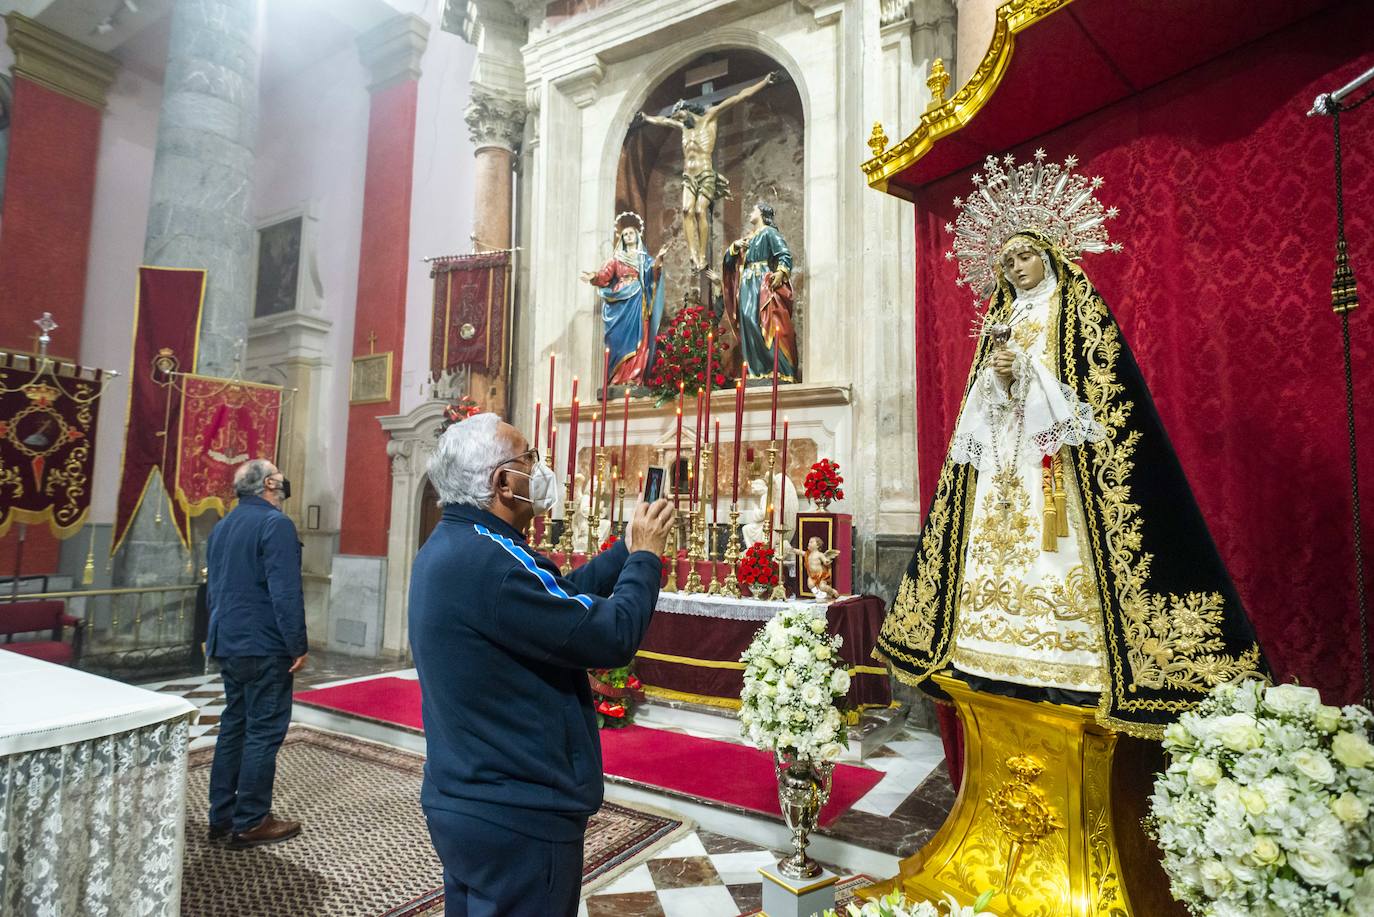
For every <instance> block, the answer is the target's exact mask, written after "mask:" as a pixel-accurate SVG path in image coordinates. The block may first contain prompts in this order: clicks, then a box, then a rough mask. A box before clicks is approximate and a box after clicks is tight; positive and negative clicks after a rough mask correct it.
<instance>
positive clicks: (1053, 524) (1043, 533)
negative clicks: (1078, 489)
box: [1040, 467, 1059, 551]
mask: <svg viewBox="0 0 1374 917" xmlns="http://www.w3.org/2000/svg"><path fill="white" fill-rule="evenodd" d="M1040 486H1041V490H1042V491H1043V492H1044V494H1045V512H1044V518H1043V520H1042V523H1041V528H1040V550H1042V551H1058V550H1059V537H1058V535H1057V534H1056V533H1057V532H1058V531H1059V522H1058V519H1057V517H1058V514H1057V513H1056V512H1055V507H1054V503H1055V501H1054V473H1053V472H1052V471H1050V469H1049V468H1048V467H1047V468H1044V469H1042V470H1041V485H1040Z"/></svg>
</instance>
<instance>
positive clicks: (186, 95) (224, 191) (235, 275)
mask: <svg viewBox="0 0 1374 917" xmlns="http://www.w3.org/2000/svg"><path fill="white" fill-rule="evenodd" d="M260 2H261V0H176V3H175V5H174V6H173V7H172V13H171V16H172V22H171V36H170V38H169V40H168V48H167V69H166V74H165V76H164V77H163V84H162V110H161V114H160V116H159V120H158V129H157V149H156V152H155V153H154V158H153V181H152V190H151V193H150V194H149V206H148V230H147V235H146V236H145V238H144V243H143V259H144V263H145V264H150V265H158V266H163V267H198V268H204V269H205V270H206V288H205V300H204V305H203V306H202V309H201V317H200V337H199V341H198V346H199V352H198V354H197V359H196V365H195V370H196V372H199V373H202V374H205V375H211V376H229V375H232V374H233V373H234V372H235V370H236V368H238V364H239V362H240V361H241V359H242V354H243V351H244V348H246V346H247V340H248V318H249V316H250V315H251V313H252V296H253V240H254V231H253V223H252V219H251V212H250V207H251V203H252V196H253V195H252V190H253V160H254V145H255V139H256V134H257V120H258V58H259V35H258V14H259V3H260ZM189 356H190V355H189V354H186V355H183V361H184V362H183V366H186V365H187V364H188V363H189ZM188 368H189V367H188ZM160 486H161V483H160V482H159V481H154V482H153V483H152V484H151V485H149V493H150V495H151V494H152V493H155V492H156V490H157V489H159V488H160ZM154 515H155V501H153V500H152V499H149V500H145V501H144V503H143V505H142V506H141V507H140V508H139V511H138V515H137V516H136V517H135V519H134V523H133V526H132V528H131V529H130V532H129V535H128V537H127V539H126V541H125V546H124V548H123V549H122V550H121V553H120V556H119V558H118V559H117V561H116V568H115V582H116V583H118V584H120V585H144V584H151V583H165V582H170V581H176V580H185V579H189V578H190V575H191V574H192V573H194V572H195V567H198V566H199V564H198V563H193V564H188V563H187V557H186V554H185V553H184V552H183V551H181V550H174V548H179V543H178V540H177V536H176V533H175V530H174V528H173V527H172V526H171V525H169V524H166V523H164V524H162V525H160V526H159V525H157V524H156V523H155V522H154ZM211 521H212V518H210V519H207V518H206V517H201V518H200V519H199V520H195V521H194V522H193V524H192V531H193V533H197V532H198V533H200V535H202V536H203V535H204V533H205V532H207V531H208V528H209V524H210V522H211ZM201 540H202V541H203V538H202V539H201ZM200 547H201V546H200V545H197V548H198V549H199V548H200ZM198 553H199V554H201V555H202V556H203V551H200V550H198Z"/></svg>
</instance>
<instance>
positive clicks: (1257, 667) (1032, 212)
mask: <svg viewBox="0 0 1374 917" xmlns="http://www.w3.org/2000/svg"><path fill="white" fill-rule="evenodd" d="M1075 165H1076V160H1074V158H1073V157H1070V158H1069V159H1068V160H1066V162H1065V165H1064V167H1063V168H1062V169H1061V167H1059V166H1058V165H1055V164H1049V165H1046V164H1045V162H1044V152H1043V151H1037V152H1036V155H1035V161H1034V162H1032V163H1027V164H1024V165H1021V166H1017V167H1013V166H1012V162H1011V159H1010V157H1008V158H1007V159H1006V160H1005V168H1004V165H1003V163H999V161H998V160H997V159H995V158H989V159H988V160H987V161H986V163H985V168H984V174H982V175H978V176H975V177H974V183H975V185H976V186H977V189H976V192H975V193H974V194H973V195H971V196H970V197H969V198H968V199H967V200H966V201H961V200H959V199H957V198H956V199H955V205H956V207H959V208H961V213H960V216H959V218H958V221H957V223H956V224H954V225H949V224H947V225H946V227H945V228H946V231H952V232H953V233H954V246H953V250H952V251H951V252H949V253H947V254H946V258H949V259H955V258H957V259H958V260H959V264H960V272H961V275H960V278H959V281H958V282H959V284H960V285H968V286H970V287H971V288H972V289H974V290H975V291H977V292H979V293H981V295H982V296H983V297H987V299H986V305H985V309H984V311H983V315H982V320H981V323H980V325H981V327H980V328H979V333H978V338H979V340H978V344H977V347H976V349H975V355H974V360H973V365H972V367H971V369H970V372H969V378H968V383H967V385H966V387H965V390H964V399H963V404H962V407H961V408H960V412H959V419H958V422H957V424H956V426H955V430H954V435H953V438H952V440H951V442H950V447H949V452H948V454H947V456H946V458H945V462H944V465H943V467H942V468H941V470H940V476H939V479H938V482H937V484H936V488H935V494H934V497H933V499H932V502H931V508H930V513H929V515H928V516H927V518H926V523H925V527H924V528H923V529H922V531H921V537H920V542H919V544H918V545H917V549H916V552H915V554H914V556H913V557H912V559H911V562H910V564H909V566H908V568H907V572H906V575H905V576H904V577H903V579H902V583H901V586H900V588H899V590H898V595H897V599H896V601H895V602H894V604H893V607H892V609H891V611H890V612H889V613H888V616H887V619H886V620H885V621H884V624H883V628H882V632H881V635H880V637H879V641H878V642H879V652H880V653H881V654H882V655H884V656H885V657H886V658H887V659H888V660H889V661H890V662H891V663H892V665H893V667H894V671H895V673H896V674H897V676H898V677H899V678H900V679H902V680H904V681H909V682H911V683H913V684H914V683H921V682H923V681H925V679H926V678H927V677H928V676H929V675H931V674H932V673H935V672H940V671H945V670H947V669H953V674H954V675H955V677H958V678H960V679H962V680H964V681H966V682H967V683H969V684H970V685H971V686H972V687H973V688H975V689H978V690H985V691H992V692H996V693H1001V694H1010V695H1013V696H1018V697H1023V698H1026V699H1030V700H1050V701H1054V702H1057V703H1071V704H1079V705H1086V706H1093V707H1096V708H1097V719H1098V720H1099V722H1101V723H1103V724H1104V725H1107V726H1111V727H1114V728H1117V729H1120V730H1122V731H1124V732H1126V733H1128V734H1134V735H1139V736H1144V737H1158V736H1160V735H1161V734H1162V732H1163V728H1164V726H1165V725H1166V724H1167V723H1169V722H1171V721H1173V720H1175V719H1177V718H1178V716H1179V715H1180V714H1182V713H1183V712H1185V711H1186V710H1188V709H1189V708H1191V707H1192V706H1193V705H1194V704H1195V703H1196V702H1197V701H1199V700H1201V699H1202V697H1203V696H1204V695H1205V694H1206V693H1207V692H1208V691H1209V690H1210V689H1211V688H1212V687H1213V686H1215V685H1216V684H1218V683H1220V682H1224V681H1228V680H1230V679H1232V678H1235V677H1237V676H1241V675H1246V674H1250V673H1257V674H1263V673H1264V672H1265V671H1266V666H1265V662H1264V658H1263V655H1262V654H1261V651H1260V647H1259V645H1258V643H1256V641H1255V636H1254V632H1253V630H1252V628H1251V626H1250V623H1249V621H1248V619H1247V618H1246V616H1245V612H1244V610H1243V609H1242V607H1241V603H1240V599H1239V597H1238V595H1237V594H1236V590H1235V586H1234V585H1233V584H1232V582H1231V579H1230V576H1229V575H1228V574H1227V572H1226V568H1225V566H1224V565H1223V563H1222V561H1221V558H1220V557H1219V556H1218V554H1217V550H1216V546H1215V545H1214V544H1213V542H1212V538H1211V536H1210V534H1209V533H1208V531H1207V526H1206V523H1205V522H1204V520H1203V518H1202V514H1201V512H1200V511H1199V510H1198V507H1197V503H1196V502H1195V500H1194V499H1193V495H1192V491H1191V490H1190V489H1189V487H1188V482H1187V480H1186V479H1185V477H1184V475H1183V470H1182V468H1181V467H1180V465H1179V463H1178V459H1177V457H1176V456H1175V455H1174V451H1173V447H1172V446H1171V445H1170V442H1169V438H1168V435H1167V434H1166V433H1165V431H1164V427H1163V426H1162V424H1161V423H1160V419H1159V416H1158V415H1157V414H1156V413H1155V408H1154V403H1153V402H1152V401H1151V399H1150V393H1149V390H1148V388H1147V387H1146V385H1145V381H1144V379H1143V378H1142V377H1141V374H1140V369H1139V367H1138V366H1137V365H1136V363H1135V359H1134V357H1133V356H1132V355H1131V351H1130V349H1129V348H1128V347H1127V346H1126V342H1125V341H1124V340H1123V339H1122V336H1121V331H1120V329H1119V328H1118V327H1117V324H1116V322H1115V320H1114V319H1113V318H1112V314H1111V312H1110V311H1109V310H1108V308H1107V304H1106V303H1105V302H1104V301H1103V299H1102V296H1101V295H1100V294H1099V293H1098V291H1097V289H1096V288H1095V287H1094V286H1093V284H1092V282H1091V281H1090V280H1089V279H1088V276H1087V274H1085V273H1084V272H1083V269H1082V268H1081V267H1079V266H1078V264H1077V263H1076V262H1077V260H1078V259H1079V258H1080V257H1081V256H1082V254H1083V253H1084V252H1102V251H1108V250H1111V251H1120V245H1116V244H1108V242H1107V233H1106V229H1105V224H1106V222H1107V220H1109V219H1111V218H1112V217H1115V216H1116V209H1115V208H1111V209H1104V208H1103V207H1102V205H1101V204H1100V203H1099V202H1098V201H1097V200H1096V199H1095V197H1094V191H1095V190H1096V189H1097V188H1098V186H1099V185H1100V184H1101V179H1096V178H1095V179H1092V180H1091V181H1090V180H1088V179H1086V178H1084V177H1082V176H1079V175H1074V174H1073V171H1072V170H1073V167H1074V166H1075ZM926 687H927V690H930V691H932V693H938V689H937V688H935V687H934V686H933V683H927V685H926Z"/></svg>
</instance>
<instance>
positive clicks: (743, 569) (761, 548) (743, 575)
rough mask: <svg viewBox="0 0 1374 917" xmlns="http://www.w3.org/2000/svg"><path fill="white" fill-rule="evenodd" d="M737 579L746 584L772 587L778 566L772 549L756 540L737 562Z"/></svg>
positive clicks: (776, 580) (776, 577) (776, 578)
mask: <svg viewBox="0 0 1374 917" xmlns="http://www.w3.org/2000/svg"><path fill="white" fill-rule="evenodd" d="M739 581H740V582H741V583H743V584H745V585H746V586H763V587H767V588H770V589H771V588H772V587H774V586H776V585H777V584H778V568H777V563H776V561H775V559H774V557H773V549H772V548H770V547H768V546H767V545H766V544H764V543H763V542H762V541H756V542H754V543H753V544H751V545H750V546H749V550H747V551H745V552H744V557H743V558H741V559H740V562H739Z"/></svg>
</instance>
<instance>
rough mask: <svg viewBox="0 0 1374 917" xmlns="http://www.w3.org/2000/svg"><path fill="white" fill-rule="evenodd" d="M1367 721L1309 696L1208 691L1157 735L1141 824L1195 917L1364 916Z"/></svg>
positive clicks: (1371, 875)
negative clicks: (1154, 771)
mask: <svg viewBox="0 0 1374 917" xmlns="http://www.w3.org/2000/svg"><path fill="white" fill-rule="evenodd" d="M1372 729H1374V714H1371V713H1370V711H1369V710H1367V709H1365V708H1364V707H1359V706H1349V707H1345V708H1339V707H1331V706H1327V705H1326V704H1323V703H1322V702H1321V696H1320V695H1319V694H1318V693H1317V691H1316V690H1315V689H1313V688H1304V687H1299V686H1297V685H1287V684H1285V685H1276V686H1274V687H1265V686H1264V685H1263V684H1261V683H1260V682H1258V681H1255V680H1253V679H1251V680H1245V681H1240V682H1234V683H1231V684H1225V685H1221V686H1219V687H1217V688H1216V689H1214V690H1213V691H1212V693H1211V694H1210V695H1209V696H1208V697H1207V698H1206V699H1205V700H1203V702H1202V703H1200V704H1198V706H1197V708H1196V709H1195V710H1194V711H1193V712H1191V713H1187V714H1184V715H1183V717H1182V718H1181V719H1179V721H1178V722H1177V723H1173V724H1171V725H1170V726H1169V727H1168V728H1167V729H1166V730H1165V732H1164V748H1165V750H1166V751H1167V752H1168V753H1169V754H1170V759H1171V760H1170V763H1169V765H1168V767H1166V768H1165V770H1164V773H1162V774H1160V775H1159V776H1158V778H1157V779H1156V781H1155V788H1154V794H1153V795H1152V796H1151V798H1150V801H1151V813H1150V816H1149V818H1147V819H1146V828H1147V830H1149V832H1150V834H1151V836H1152V837H1154V839H1155V840H1156V841H1158V843H1159V846H1160V848H1161V849H1162V850H1163V851H1164V869H1165V871H1166V872H1167V873H1168V874H1169V878H1170V880H1171V889H1172V891H1173V895H1174V897H1175V898H1177V899H1178V900H1179V901H1182V902H1183V903H1184V904H1186V905H1187V906H1188V909H1189V911H1191V912H1192V913H1193V914H1195V915H1205V917H1308V915H1313V917H1339V915H1351V917H1374V818H1372V817H1371V815H1370V809H1371V806H1372V805H1374V745H1371V744H1370V736H1371V731H1372Z"/></svg>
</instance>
